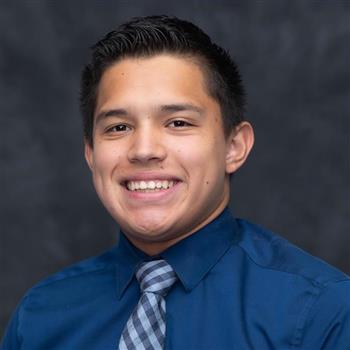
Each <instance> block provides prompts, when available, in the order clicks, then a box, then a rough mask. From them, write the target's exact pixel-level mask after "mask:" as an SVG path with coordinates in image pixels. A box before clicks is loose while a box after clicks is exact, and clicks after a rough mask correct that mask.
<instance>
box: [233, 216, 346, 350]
mask: <svg viewBox="0 0 350 350" xmlns="http://www.w3.org/2000/svg"><path fill="white" fill-rule="evenodd" d="M237 223H238V228H239V233H240V236H241V237H240V242H239V243H238V245H239V247H240V249H241V252H242V255H243V257H244V259H245V260H244V261H245V262H246V265H245V266H249V268H248V269H249V271H248V273H247V275H249V276H251V279H252V278H254V283H252V284H253V285H254V286H255V287H256V289H257V290H258V292H257V293H256V292H255V291H254V293H255V294H254V298H255V301H254V303H255V304H256V303H257V302H256V300H257V299H258V300H259V302H261V303H262V305H264V306H265V305H274V306H275V307H274V308H273V309H271V308H268V309H264V308H263V310H264V311H265V312H264V315H265V317H266V315H267V314H269V313H271V312H277V313H278V312H279V311H278V310H282V311H281V312H283V314H284V316H283V320H284V324H285V323H286V322H287V320H288V317H289V319H290V320H292V323H291V324H292V325H293V327H292V328H291V329H292V331H291V335H290V340H289V341H290V344H292V345H293V346H294V347H295V348H298V349H299V348H300V349H321V348H322V349H348V348H349V344H350V278H349V276H347V275H346V274H345V273H343V272H341V271H339V270H338V269H336V268H335V267H332V266H331V265H329V264H327V263H326V262H324V261H322V260H321V259H318V258H316V257H314V256H312V255H310V254H308V253H306V252H305V251H303V250H302V249H300V248H298V247H296V246H295V245H293V244H291V243H289V242H288V241H287V240H285V239H283V238H282V237H280V236H278V235H276V234H275V233H273V232H270V231H269V230H266V229H264V228H262V227H260V226H257V225H254V224H251V223H249V222H247V221H245V220H237ZM245 272H247V271H245ZM251 279H250V281H251ZM257 283H258V285H257ZM271 310H276V311H271ZM287 310H289V313H288V312H287ZM294 347H293V348H294Z"/></svg>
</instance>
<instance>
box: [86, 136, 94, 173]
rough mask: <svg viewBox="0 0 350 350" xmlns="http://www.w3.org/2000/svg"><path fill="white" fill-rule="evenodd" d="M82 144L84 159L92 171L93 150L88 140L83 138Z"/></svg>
mask: <svg viewBox="0 0 350 350" xmlns="http://www.w3.org/2000/svg"><path fill="white" fill-rule="evenodd" d="M84 144H85V146H84V155H85V160H86V162H87V164H88V166H89V168H90V170H91V171H92V170H93V169H94V152H93V149H92V147H91V146H90V144H89V142H88V141H86V140H85V142H84Z"/></svg>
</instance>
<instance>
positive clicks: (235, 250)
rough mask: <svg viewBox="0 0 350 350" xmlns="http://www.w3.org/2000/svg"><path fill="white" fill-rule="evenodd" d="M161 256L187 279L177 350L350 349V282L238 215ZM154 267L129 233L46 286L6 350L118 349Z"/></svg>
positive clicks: (12, 330) (174, 337)
mask: <svg viewBox="0 0 350 350" xmlns="http://www.w3.org/2000/svg"><path fill="white" fill-rule="evenodd" d="M160 256H161V257H162V258H164V259H165V260H166V261H167V262H168V263H169V264H170V265H172V267H173V268H174V270H175V272H176V274H177V276H178V277H179V280H178V281H177V282H176V284H175V285H174V286H173V288H172V290H171V291H170V293H169V294H168V296H167V298H166V309H167V313H166V324H167V335H166V349H167V350H171V349H174V350H191V349H195V350H205V349H208V350H221V349H239V350H245V349H254V350H265V349H268V350H271V349H278V350H283V349H304V350H306V349H307V350H318V349H331V350H347V349H350V279H349V277H348V276H346V275H345V274H343V273H342V272H340V271H338V270H336V269H335V268H333V267H331V266H329V265H327V264H326V263H324V262H322V261H320V260H318V259H316V258H314V257H312V256H310V255H308V254H307V253H305V252H303V251H301V250H300V249H298V248H296V247H295V246H293V245H291V244H290V243H288V242H287V241H285V240H284V239H282V238H280V237H278V236H276V235H275V234H273V233H271V232H268V231H266V230H264V229H262V228H260V227H258V226H255V225H253V224H251V223H248V222H247V221H244V220H239V219H234V218H233V217H232V215H231V213H230V212H229V210H228V209H226V210H224V211H223V213H221V215H220V216H219V217H218V218H216V219H215V220H214V221H212V222H211V223H210V224H208V225H207V226H205V227H204V228H202V229H201V230H199V231H198V232H197V233H195V234H193V235H191V236H189V237H187V238H185V239H184V240H182V241H180V242H179V243H177V244H176V245H174V246H172V247H170V248H169V249H167V250H166V251H165V252H163V253H162V254H161V255H160ZM147 259H148V257H147V256H146V255H145V254H143V253H142V252H140V251H139V250H137V249H136V248H135V247H133V246H132V245H131V244H130V243H129V242H128V240H127V239H126V238H125V237H124V236H123V235H121V237H120V241H119V244H118V246H117V247H115V248H114V249H112V250H110V251H108V252H106V253H105V254H103V255H101V256H99V257H95V258H91V259H88V260H86V261H83V262H80V263H78V264H76V265H73V266H72V267H69V268H67V269H65V270H63V271H62V272H59V273H57V274H55V275H53V276H51V277H49V278H48V279H46V280H44V281H42V282H41V283H39V284H38V285H36V286H35V287H33V288H32V289H30V290H29V292H28V293H27V294H26V295H25V296H24V298H23V300H22V301H21V303H20V304H19V306H18V307H17V310H16V311H15V313H14V315H13V317H12V320H11V322H10V324H9V326H8V329H7V333H6V335H5V337H4V339H3V344H2V347H1V349H3V350H5V349H6V350H9V349H11V350H12V349H16V350H17V349H29V350H54V349H64V350H94V349H97V350H105V349H106V350H107V349H108V350H115V349H117V344H118V342H119V338H120V335H121V333H122V330H123V328H124V326H125V324H126V322H127V320H128V318H129V316H130V314H131V312H132V311H133V309H134V307H135V305H136V304H137V302H138V299H139V297H140V290H139V286H138V283H137V281H136V279H135V276H134V273H135V270H136V269H137V266H138V264H140V263H141V262H142V261H143V260H147Z"/></svg>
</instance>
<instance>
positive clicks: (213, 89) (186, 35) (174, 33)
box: [81, 16, 245, 146]
mask: <svg viewBox="0 0 350 350" xmlns="http://www.w3.org/2000/svg"><path fill="white" fill-rule="evenodd" d="M162 53H167V54H172V55H176V56H182V57H187V58H190V59H192V60H193V62H195V63H196V64H198V65H199V67H200V68H201V70H202V72H203V74H204V76H205V86H206V89H207V91H208V93H209V94H210V95H211V96H212V97H213V98H214V99H215V100H216V101H217V102H218V103H219V105H220V108H221V115H222V118H223V126H224V131H225V136H228V135H229V133H230V132H231V131H232V129H233V128H234V127H235V126H236V125H238V124H239V123H240V122H241V121H242V120H243V119H244V107H245V92H244V88H243V85H242V82H241V78H240V75H239V72H238V68H237V66H236V64H235V63H234V62H233V60H232V58H231V57H230V56H229V55H228V53H227V52H226V51H225V50H223V49H222V48H221V47H219V46H217V45H216V44H215V43H213V42H212V41H211V39H210V38H209V36H208V35H207V34H205V33H204V32H203V31H202V30H201V29H200V28H198V27H197V26H195V25H194V24H192V23H190V22H187V21H183V20H180V19H178V18H173V17H167V16H150V17H143V18H136V19H134V20H131V21H130V22H127V23H125V24H123V25H121V26H120V27H119V28H118V29H117V30H116V31H112V32H110V33H108V34H107V35H106V36H105V37H104V38H103V39H102V40H100V41H99V42H97V43H96V44H95V45H94V46H93V47H92V59H91V62H90V64H88V65H87V66H86V67H85V69H84V71H83V74H82V84H81V110H82V114H83V125H84V136H85V139H86V141H87V142H89V143H90V145H91V146H92V145H93V137H92V134H93V124H94V113H95V108H96V98H97V95H98V86H99V82H100V80H101V77H102V75H103V73H104V72H105V70H106V69H107V68H108V67H110V66H111V65H113V64H115V63H116V62H117V61H120V60H122V59H124V58H127V57H129V58H131V57H133V58H137V57H139V58H140V57H152V56H156V55H159V54H162Z"/></svg>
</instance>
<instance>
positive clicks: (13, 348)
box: [0, 307, 21, 350]
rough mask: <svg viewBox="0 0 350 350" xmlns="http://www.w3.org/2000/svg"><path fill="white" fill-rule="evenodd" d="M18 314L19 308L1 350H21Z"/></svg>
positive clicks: (0, 345) (6, 333)
mask: <svg viewBox="0 0 350 350" xmlns="http://www.w3.org/2000/svg"><path fill="white" fill-rule="evenodd" d="M18 314H19V307H17V309H16V311H15V312H14V313H13V315H12V318H11V320H10V322H9V324H8V326H7V328H6V331H5V335H4V337H3V339H2V342H1V344H0V350H19V349H20V348H21V344H20V342H19V339H18V333H17V331H18Z"/></svg>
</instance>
